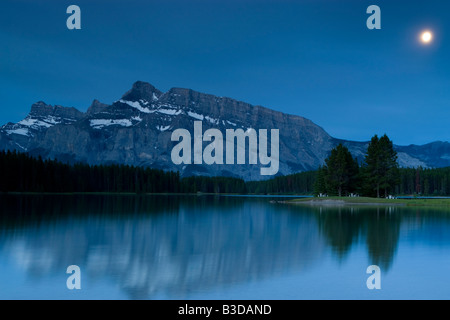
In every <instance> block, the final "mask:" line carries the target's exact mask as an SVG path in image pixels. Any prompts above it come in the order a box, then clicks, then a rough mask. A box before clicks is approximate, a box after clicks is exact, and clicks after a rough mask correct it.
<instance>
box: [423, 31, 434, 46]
mask: <svg viewBox="0 0 450 320" xmlns="http://www.w3.org/2000/svg"><path fill="white" fill-rule="evenodd" d="M432 40H433V34H432V33H431V31H424V32H422V34H421V35H420V41H422V43H424V44H429V43H430V42H431V41H432Z"/></svg>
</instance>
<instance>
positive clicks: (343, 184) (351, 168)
mask: <svg viewBox="0 0 450 320" xmlns="http://www.w3.org/2000/svg"><path fill="white" fill-rule="evenodd" d="M325 163H326V174H325V185H326V189H327V191H328V192H329V193H331V194H337V195H338V196H339V197H342V196H343V195H344V194H348V193H350V192H354V191H355V189H356V181H357V176H358V171H359V167H358V162H357V161H356V159H354V158H353V156H352V154H351V153H350V151H349V150H348V148H347V147H345V146H344V145H342V144H339V145H338V146H337V147H336V148H334V149H333V150H331V154H330V156H329V157H328V158H327V159H326V160H325Z"/></svg>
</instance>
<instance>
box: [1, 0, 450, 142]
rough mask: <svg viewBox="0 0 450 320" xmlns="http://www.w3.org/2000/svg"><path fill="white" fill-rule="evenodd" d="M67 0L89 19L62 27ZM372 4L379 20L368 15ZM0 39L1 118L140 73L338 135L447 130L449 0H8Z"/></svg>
mask: <svg viewBox="0 0 450 320" xmlns="http://www.w3.org/2000/svg"><path fill="white" fill-rule="evenodd" d="M71 4H76V5H78V6H80V8H81V16H82V22H81V24H82V30H68V29H67V28H66V19H67V17H68V16H69V15H68V14H66V8H67V7H68V6H69V5H71ZM371 4H376V5H378V6H380V7H381V11H382V29H381V30H368V29H367V27H366V20H367V18H368V17H369V15H368V14H366V9H367V7H368V6H369V5H371ZM424 29H431V30H432V31H433V32H434V41H433V42H432V44H430V45H423V44H421V43H420V42H419V40H418V37H419V34H420V32H421V30H424ZM0 44H1V50H0V88H1V89H0V99H1V100H0V102H1V105H0V124H4V123H6V122H9V121H11V122H16V121H19V120H21V119H22V118H24V117H25V116H26V115H27V113H28V112H29V109H30V106H31V104H32V103H34V102H36V101H39V100H43V101H45V102H47V103H50V104H59V105H64V106H74V107H76V108H78V109H79V110H82V111H85V110H86V109H87V108H88V107H89V105H90V104H91V102H92V100H93V99H94V98H96V99H99V100H100V101H102V102H105V103H111V102H113V101H116V100H118V99H119V98H120V97H121V95H122V94H123V93H125V92H126V91H127V90H128V89H129V88H130V87H131V85H132V84H133V83H134V82H135V81H137V80H142V81H147V82H150V83H152V84H153V85H154V86H156V87H157V88H159V89H160V90H162V91H167V90H168V89H170V88H171V87H184V88H191V89H194V90H197V91H201V92H205V93H211V94H215V95H219V96H228V97H232V98H235V99H239V100H243V101H246V102H249V103H252V104H255V105H256V104H259V105H263V106H266V107H269V108H272V109H275V110H279V111H282V112H286V113H290V114H296V115H301V116H304V117H306V118H309V119H311V120H312V121H314V122H315V123H317V124H318V125H320V126H322V127H323V128H324V129H325V130H326V131H328V132H329V133H330V134H331V135H333V136H334V137H337V138H343V139H352V140H359V141H362V140H369V139H370V137H371V136H372V135H373V134H375V133H378V134H384V133H387V134H388V135H389V136H390V137H391V138H392V139H393V140H394V142H395V143H397V144H410V143H416V144H422V143H427V142H431V141H435V140H444V141H449V140H450V133H449V130H448V127H449V125H448V124H449V120H450V111H449V107H450V1H444V0H427V1H413V0H409V1H406V0H405V1H403V0H388V1H384V0H370V1H366V0H340V1H338V0H328V1H326V0H298V1H287V0H281V1H280V0H273V1H266V0H253V1H250V0H202V1H201V0H184V1H172V0H160V1H148V0H147V1H130V0H128V1H116V0H108V1H95V0H87V1H84V0H71V1H65V0H55V1H39V0H29V1H24V0H13V1H12V0H2V1H1V4H0Z"/></svg>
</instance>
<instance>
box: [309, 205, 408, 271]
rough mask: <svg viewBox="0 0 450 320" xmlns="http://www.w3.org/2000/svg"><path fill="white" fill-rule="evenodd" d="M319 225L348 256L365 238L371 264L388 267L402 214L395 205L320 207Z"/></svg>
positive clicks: (335, 248)
mask: <svg viewBox="0 0 450 320" xmlns="http://www.w3.org/2000/svg"><path fill="white" fill-rule="evenodd" d="M314 210H315V212H316V218H317V220H318V224H319V229H320V231H321V232H322V233H323V234H324V235H325V237H326V239H327V240H328V243H329V244H330V246H331V248H332V249H333V252H334V253H335V254H336V255H337V256H338V258H339V259H340V260H341V259H344V258H345V257H346V256H347V254H348V253H349V252H350V250H351V247H352V245H353V244H355V243H356V242H358V241H359V240H360V239H363V238H365V239H366V244H367V249H368V254H369V258H370V261H369V263H371V264H376V265H379V266H380V267H381V268H384V269H385V270H388V269H389V267H390V266H391V265H392V262H393V259H394V256H395V252H396V250H397V247H398V241H399V235H400V224H401V215H400V213H399V212H398V208H393V207H348V206H342V207H320V208H315V209H314Z"/></svg>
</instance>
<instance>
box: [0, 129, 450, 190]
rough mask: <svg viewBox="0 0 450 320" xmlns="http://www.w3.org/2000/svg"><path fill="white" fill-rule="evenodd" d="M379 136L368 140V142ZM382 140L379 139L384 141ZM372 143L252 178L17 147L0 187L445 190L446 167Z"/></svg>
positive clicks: (449, 177) (0, 162)
mask: <svg viewBox="0 0 450 320" xmlns="http://www.w3.org/2000/svg"><path fill="white" fill-rule="evenodd" d="M382 139H383V138H380V139H378V142H377V139H375V140H373V141H374V145H376V144H377V143H379V142H380V141H381V140H382ZM384 140H385V139H384ZM386 142H387V141H385V142H383V143H384V145H387V146H390V144H389V143H386ZM381 146H383V144H381ZM373 149H374V150H375V151H373V155H374V157H375V159H376V157H378V158H379V159H378V162H376V161H375V162H370V161H371V160H369V159H368V158H367V157H366V160H369V161H367V163H363V164H362V165H358V163H357V161H356V160H355V159H353V158H352V157H351V155H350V153H349V151H348V150H347V148H345V147H344V146H338V147H337V148H336V149H335V150H333V151H332V152H331V154H330V157H329V158H328V159H327V161H326V162H325V165H324V166H322V167H321V168H320V169H319V170H317V171H309V172H302V173H297V174H293V175H288V176H279V177H275V178H273V179H270V180H265V181H252V182H245V181H244V180H242V179H236V178H230V177H188V178H181V177H180V175H179V173H176V172H164V171H162V170H155V169H149V168H143V167H133V166H126V165H101V166H90V165H87V164H76V165H68V164H64V163H61V162H59V161H55V160H43V159H41V158H33V157H31V156H29V155H27V154H23V153H16V152H0V192H55V193H70V192H124V193H198V192H202V193H240V194H247V193H248V194H304V195H312V194H319V193H327V194H329V195H339V194H341V195H348V194H350V193H359V194H360V195H367V196H377V193H378V194H380V196H381V194H383V195H385V194H396V195H430V196H431V195H434V196H449V195H450V168H440V169H424V168H415V169H399V168H398V167H397V166H396V161H395V163H394V162H389V161H388V162H386V161H382V160H380V159H382V158H383V157H382V156H380V155H379V154H380V152H379V151H376V150H377V148H373ZM369 154H372V153H369V152H368V155H369ZM391 155H392V158H391V159H394V158H395V155H394V154H391ZM369 163H370V165H369ZM377 174H380V176H377Z"/></svg>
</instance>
